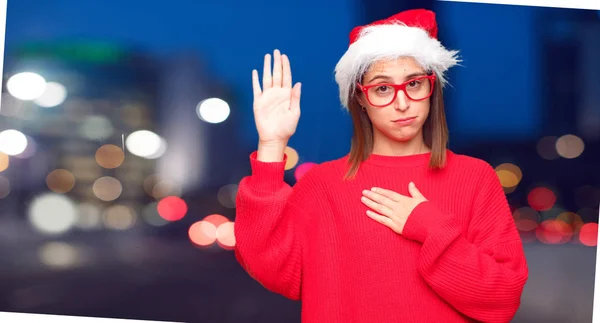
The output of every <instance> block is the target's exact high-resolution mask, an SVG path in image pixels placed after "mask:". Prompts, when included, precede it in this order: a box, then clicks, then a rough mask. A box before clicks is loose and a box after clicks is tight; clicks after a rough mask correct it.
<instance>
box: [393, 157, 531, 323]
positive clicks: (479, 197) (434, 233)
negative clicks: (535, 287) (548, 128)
mask: <svg viewBox="0 0 600 323" xmlns="http://www.w3.org/2000/svg"><path fill="white" fill-rule="evenodd" d="M477 168H478V169H479V171H477V170H475V169H474V170H473V173H475V174H474V175H475V176H476V177H475V178H480V184H479V185H477V188H478V191H477V193H476V197H475V199H474V201H472V214H470V222H469V228H468V230H464V226H463V224H462V223H461V222H460V221H459V220H458V217H457V216H453V215H450V214H444V213H443V212H441V211H440V210H439V209H437V208H436V207H435V206H434V204H433V203H432V202H424V203H421V204H420V205H419V206H417V208H415V210H414V211H413V213H412V214H411V215H410V216H409V218H408V220H407V223H406V225H405V227H404V231H403V235H404V236H405V237H407V238H409V239H413V240H416V241H419V242H421V243H422V244H423V245H422V249H421V254H420V259H419V265H418V269H419V271H420V273H421V275H422V277H423V278H424V280H425V281H426V282H427V283H428V284H429V285H430V286H431V288H432V289H433V290H434V291H435V292H436V293H438V295H440V297H442V298H444V299H445V300H446V301H447V302H448V303H449V304H451V305H452V306H453V307H454V308H456V309H457V310H458V311H460V312H462V313H463V314H465V315H467V316H469V317H471V318H473V319H476V320H479V321H482V322H510V320H511V319H512V318H513V317H514V315H515V313H516V311H517V309H518V307H519V305H520V301H521V293H522V291H523V288H524V285H525V283H526V281H527V278H528V268H527V264H526V259H525V255H524V252H523V246H522V242H521V240H520V237H519V234H518V231H517V230H516V226H515V225H514V221H513V218H512V215H511V211H510V208H509V205H508V202H507V200H506V196H505V195H504V192H503V189H502V187H501V185H500V182H499V179H498V177H497V175H496V173H495V171H494V170H493V168H491V166H490V165H488V164H485V166H484V167H477ZM477 173H478V174H477ZM456 189H460V186H458V185H457V187H456ZM453 195H454V194H453Z"/></svg>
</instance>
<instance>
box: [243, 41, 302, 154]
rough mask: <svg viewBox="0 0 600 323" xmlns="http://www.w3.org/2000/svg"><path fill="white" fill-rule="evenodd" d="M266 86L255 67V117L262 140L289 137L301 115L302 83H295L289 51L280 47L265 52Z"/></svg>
mask: <svg viewBox="0 0 600 323" xmlns="http://www.w3.org/2000/svg"><path fill="white" fill-rule="evenodd" d="M262 82H263V84H262V89H261V86H260V82H259V78H258V71H257V70H253V71H252V88H253V92H254V121H255V122H256V129H257V131H258V137H259V140H260V141H261V142H282V141H287V140H289V138H290V137H291V136H292V135H293V134H294V133H295V132H296V127H297V126H298V120H299V118H300V86H301V84H300V83H296V84H295V85H294V86H293V87H292V71H291V67H290V60H289V58H288V57H287V55H281V53H280V52H279V51H278V50H275V51H274V52H273V71H272V73H271V55H269V54H267V55H265V61H264V67H263V78H262Z"/></svg>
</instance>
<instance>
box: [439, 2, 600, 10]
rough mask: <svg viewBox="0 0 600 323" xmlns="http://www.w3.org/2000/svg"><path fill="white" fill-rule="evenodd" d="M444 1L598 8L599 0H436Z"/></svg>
mask: <svg viewBox="0 0 600 323" xmlns="http://www.w3.org/2000/svg"><path fill="white" fill-rule="evenodd" d="M438 1H445V2H471V3H485V4H501V5H514V6H534V7H552V8H565V9H588V10H600V0H438Z"/></svg>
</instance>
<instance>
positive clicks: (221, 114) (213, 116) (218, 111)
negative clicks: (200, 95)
mask: <svg viewBox="0 0 600 323" xmlns="http://www.w3.org/2000/svg"><path fill="white" fill-rule="evenodd" d="M230 111H231V110H230V108H229V104H228V103H227V102H225V101H223V100H221V99H219V98H210V99H206V100H203V101H202V102H200V103H198V106H197V107H196V113H197V114H198V117H200V119H202V120H204V121H206V122H208V123H221V122H223V121H225V120H226V119H227V118H228V117H229V113H230Z"/></svg>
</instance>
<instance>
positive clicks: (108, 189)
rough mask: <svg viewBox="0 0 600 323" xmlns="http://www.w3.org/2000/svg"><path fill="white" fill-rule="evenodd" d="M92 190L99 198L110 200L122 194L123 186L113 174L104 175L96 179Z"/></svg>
mask: <svg viewBox="0 0 600 323" xmlns="http://www.w3.org/2000/svg"><path fill="white" fill-rule="evenodd" d="M92 190H93V191H94V195H96V197H97V198H98V199H100V200H102V201H105V202H110V201H114V200H116V199H117V198H119V196H121V193H122V192H123V186H122V185H121V182H120V181H119V180H118V179H116V178H114V177H111V176H104V177H100V178H98V179H97V180H95V181H94V185H93V186H92Z"/></svg>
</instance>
